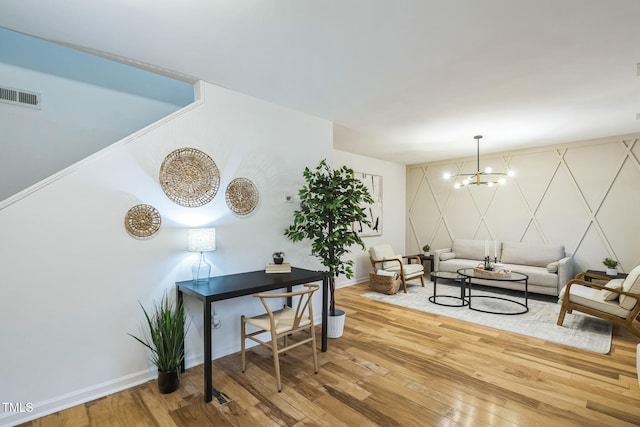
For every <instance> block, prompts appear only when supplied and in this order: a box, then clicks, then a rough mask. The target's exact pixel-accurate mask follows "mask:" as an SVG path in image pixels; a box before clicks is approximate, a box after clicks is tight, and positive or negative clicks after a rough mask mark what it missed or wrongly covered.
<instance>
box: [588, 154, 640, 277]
mask: <svg viewBox="0 0 640 427" xmlns="http://www.w3.org/2000/svg"><path fill="white" fill-rule="evenodd" d="M639 185H640V170H639V169H638V168H637V167H635V166H634V165H633V163H632V162H631V161H626V162H625V164H624V165H623V166H622V168H621V169H620V173H619V174H618V176H617V179H616V180H615V182H614V183H613V184H612V185H611V189H610V190H609V194H608V195H607V197H605V199H604V200H603V202H602V205H601V206H600V208H599V210H598V212H597V213H596V215H595V220H594V223H595V224H596V225H597V226H598V227H599V228H600V229H601V230H602V234H603V235H604V236H606V249H607V252H606V255H607V256H614V257H615V258H618V259H619V261H620V262H621V264H622V266H623V267H626V269H627V270H626V271H628V270H629V269H630V268H632V267H633V266H634V265H635V264H636V263H637V261H638V257H639V255H638V254H637V253H635V254H634V253H630V252H627V251H626V248H628V247H629V246H630V245H638V243H637V240H638V236H640V190H639ZM620 224H625V227H620Z"/></svg>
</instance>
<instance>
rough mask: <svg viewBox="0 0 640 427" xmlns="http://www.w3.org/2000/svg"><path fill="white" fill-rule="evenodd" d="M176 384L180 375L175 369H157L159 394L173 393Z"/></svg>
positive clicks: (176, 386)
mask: <svg viewBox="0 0 640 427" xmlns="http://www.w3.org/2000/svg"><path fill="white" fill-rule="evenodd" d="M178 384H180V377H179V376H178V370H177V369H175V370H173V371H169V372H162V371H158V390H159V391H160V393H161V394H168V393H173V392H174V391H176V390H177V389H178Z"/></svg>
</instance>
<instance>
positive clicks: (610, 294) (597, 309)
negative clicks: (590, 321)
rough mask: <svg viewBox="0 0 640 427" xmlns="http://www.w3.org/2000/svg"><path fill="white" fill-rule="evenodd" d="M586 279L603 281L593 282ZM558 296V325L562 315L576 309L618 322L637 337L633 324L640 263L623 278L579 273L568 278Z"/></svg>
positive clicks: (638, 309)
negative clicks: (560, 304) (559, 304)
mask: <svg viewBox="0 0 640 427" xmlns="http://www.w3.org/2000/svg"><path fill="white" fill-rule="evenodd" d="M586 279H595V280H598V281H601V283H602V282H606V283H605V284H604V285H603V284H599V283H595V282H593V283H592V282H590V281H587V280H586ZM558 298H559V299H558V302H561V303H562V307H561V308H560V314H559V315H558V325H559V326H562V323H563V322H564V316H565V314H567V313H572V312H573V310H577V311H581V312H583V313H587V314H590V315H592V316H595V317H599V318H601V319H606V320H609V321H611V322H613V323H616V324H618V325H621V326H623V327H624V328H626V329H628V330H629V331H630V332H631V333H633V334H634V335H635V336H637V337H638V338H640V330H638V329H637V328H636V326H635V325H634V324H633V321H634V320H635V318H636V317H637V316H638V314H639V313H640V303H639V301H640V266H637V267H635V268H634V269H633V270H631V273H629V275H628V276H627V278H626V279H611V278H610V277H607V276H601V275H599V274H594V273H588V272H583V273H579V274H578V275H576V277H575V278H574V279H571V280H569V282H568V283H567V285H566V286H565V287H564V288H563V289H562V291H560V295H559V297H558Z"/></svg>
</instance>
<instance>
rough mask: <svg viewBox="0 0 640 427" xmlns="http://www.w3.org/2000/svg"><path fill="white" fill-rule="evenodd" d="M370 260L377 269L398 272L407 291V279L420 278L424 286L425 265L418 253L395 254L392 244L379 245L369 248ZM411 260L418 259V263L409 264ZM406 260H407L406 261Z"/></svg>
mask: <svg viewBox="0 0 640 427" xmlns="http://www.w3.org/2000/svg"><path fill="white" fill-rule="evenodd" d="M369 260H370V261H371V266H372V267H373V269H374V270H375V271H377V270H385V271H390V272H393V273H396V274H398V276H400V280H401V281H402V288H403V289H404V292H405V293H407V281H408V280H412V279H416V278H418V277H419V278H420V281H421V282H422V287H424V266H423V265H422V261H421V260H420V257H419V256H417V255H408V256H402V255H398V254H395V253H394V252H393V248H391V245H388V244H385V245H377V246H372V247H371V248H369ZM409 260H416V261H417V264H409ZM404 261H407V262H406V263H405V262H404Z"/></svg>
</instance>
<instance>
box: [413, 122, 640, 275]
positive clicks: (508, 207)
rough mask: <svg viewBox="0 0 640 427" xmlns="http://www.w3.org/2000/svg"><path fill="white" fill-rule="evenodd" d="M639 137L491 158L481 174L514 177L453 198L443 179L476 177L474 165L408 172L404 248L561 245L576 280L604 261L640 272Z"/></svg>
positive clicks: (416, 168) (456, 193)
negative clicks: (469, 242) (458, 243)
mask: <svg viewBox="0 0 640 427" xmlns="http://www.w3.org/2000/svg"><path fill="white" fill-rule="evenodd" d="M639 159H640V134H638V135H625V136H618V137H611V138H606V139H601V140H594V141H582V142H576V143H573V144H566V145H562V146H556V147H541V148H538V149H532V150H520V151H514V152H505V153H498V154H492V155H491V156H487V157H483V158H481V162H480V168H481V169H483V168H484V167H486V166H492V167H493V169H494V170H496V171H503V170H505V169H506V168H507V167H508V168H510V169H513V170H515V172H516V175H515V177H514V178H513V179H508V182H507V184H506V185H505V186H496V187H493V188H489V187H476V186H469V187H468V188H462V189H458V190H454V189H453V186H452V182H451V181H446V180H444V179H443V178H442V175H443V173H444V172H445V171H449V172H451V173H458V172H459V171H461V172H465V173H469V172H471V173H474V172H475V170H476V159H475V158H467V159H458V160H450V161H445V162H437V163H430V164H423V165H414V166H410V167H408V168H407V206H408V211H407V218H408V220H407V240H408V241H407V244H408V246H409V248H410V249H411V250H417V248H418V247H421V246H422V245H424V244H425V243H429V244H431V247H432V248H433V249H437V248H445V247H449V245H450V244H451V242H452V240H453V239H454V238H463V239H471V238H475V239H489V240H494V239H495V240H508V241H516V242H521V241H522V242H536V243H560V244H563V245H565V248H566V251H567V252H569V253H572V254H574V258H575V263H576V272H579V271H584V270H586V269H600V270H603V269H604V268H605V267H604V266H603V265H602V259H603V258H604V257H607V256H609V257H612V258H614V259H617V260H618V261H619V262H620V268H619V270H621V271H625V272H629V271H630V270H631V269H632V268H633V267H634V266H636V265H638V264H640V245H638V244H637V241H636V240H637V239H636V237H637V236H638V235H640V221H639V220H638V212H640V190H638V183H640V161H639Z"/></svg>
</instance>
